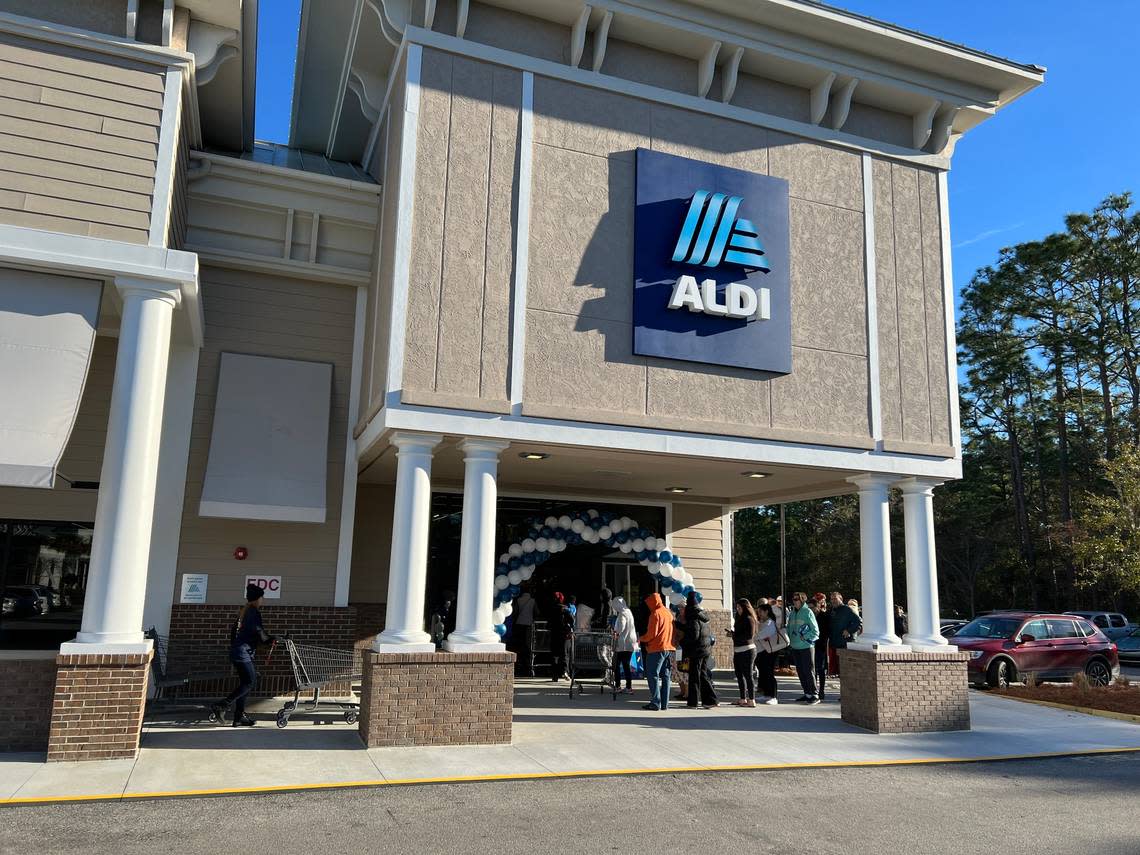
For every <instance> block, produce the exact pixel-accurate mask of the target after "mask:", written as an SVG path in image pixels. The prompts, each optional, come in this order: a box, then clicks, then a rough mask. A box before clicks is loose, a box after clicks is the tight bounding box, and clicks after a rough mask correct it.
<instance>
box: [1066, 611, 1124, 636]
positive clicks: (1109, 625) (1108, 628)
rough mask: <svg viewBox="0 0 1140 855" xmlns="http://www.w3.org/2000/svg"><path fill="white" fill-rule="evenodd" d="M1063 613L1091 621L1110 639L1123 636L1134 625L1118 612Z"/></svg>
mask: <svg viewBox="0 0 1140 855" xmlns="http://www.w3.org/2000/svg"><path fill="white" fill-rule="evenodd" d="M1065 614H1067V615H1077V616H1079V617H1083V618H1084V619H1085V620H1088V621H1092V622H1093V624H1095V625H1096V628H1097V629H1099V630H1100V631H1101V632H1103V633H1104V634H1105V636H1107V637H1108V638H1112V639H1117V638H1123V637H1124V636H1126V635H1128V633H1129V631H1130V630H1131V629H1132V628H1133V627H1134V626H1135V624H1132V623H1129V622H1128V618H1126V617H1125V616H1124V615H1122V614H1121V613H1120V612H1065Z"/></svg>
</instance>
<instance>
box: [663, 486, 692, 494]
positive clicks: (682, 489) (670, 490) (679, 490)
mask: <svg viewBox="0 0 1140 855" xmlns="http://www.w3.org/2000/svg"><path fill="white" fill-rule="evenodd" d="M690 489H691V488H690V487H666V488H665V492H666V493H687V492H689V490H690Z"/></svg>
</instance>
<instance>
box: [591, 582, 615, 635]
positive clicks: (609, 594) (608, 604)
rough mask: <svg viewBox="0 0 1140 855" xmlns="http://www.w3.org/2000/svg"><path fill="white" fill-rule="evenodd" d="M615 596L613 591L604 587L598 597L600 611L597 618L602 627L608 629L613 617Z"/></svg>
mask: <svg viewBox="0 0 1140 855" xmlns="http://www.w3.org/2000/svg"><path fill="white" fill-rule="evenodd" d="M613 596H614V594H613V591H611V590H610V589H609V588H606V587H603V588H602V593H601V595H600V596H599V597H598V613H597V615H596V616H595V618H596V620H597V622H598V625H599V626H601V628H602V629H606V628H607V627H608V626H609V625H610V618H611V617H613Z"/></svg>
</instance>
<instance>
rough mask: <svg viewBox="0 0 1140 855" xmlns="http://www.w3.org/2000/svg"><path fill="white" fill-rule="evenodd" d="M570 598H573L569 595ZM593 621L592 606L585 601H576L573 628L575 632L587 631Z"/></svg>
mask: <svg viewBox="0 0 1140 855" xmlns="http://www.w3.org/2000/svg"><path fill="white" fill-rule="evenodd" d="M571 599H574V598H573V597H571ZM593 621H594V607H593V606H588V605H586V604H585V603H578V604H577V606H576V607H575V611H574V629H575V631H577V632H589V631H590V625H591V624H592V623H593Z"/></svg>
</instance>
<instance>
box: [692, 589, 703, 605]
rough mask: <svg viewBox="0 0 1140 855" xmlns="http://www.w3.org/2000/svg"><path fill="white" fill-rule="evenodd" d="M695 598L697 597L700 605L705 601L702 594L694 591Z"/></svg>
mask: <svg viewBox="0 0 1140 855" xmlns="http://www.w3.org/2000/svg"><path fill="white" fill-rule="evenodd" d="M693 596H694V597H696V600H697V602H698V603H699V602H700V601H701V600H703V599H704V597H702V596H701V592H700V591H694V592H693Z"/></svg>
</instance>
